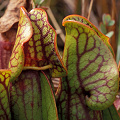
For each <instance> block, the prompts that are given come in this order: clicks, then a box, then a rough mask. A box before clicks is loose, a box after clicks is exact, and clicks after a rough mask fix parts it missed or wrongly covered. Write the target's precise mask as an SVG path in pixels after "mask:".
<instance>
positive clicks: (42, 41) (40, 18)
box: [9, 7, 66, 81]
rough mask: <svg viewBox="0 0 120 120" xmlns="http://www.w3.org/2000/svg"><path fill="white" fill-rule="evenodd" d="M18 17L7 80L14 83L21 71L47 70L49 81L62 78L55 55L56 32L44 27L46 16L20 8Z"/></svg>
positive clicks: (59, 64)
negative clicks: (9, 76) (53, 78)
mask: <svg viewBox="0 0 120 120" xmlns="http://www.w3.org/2000/svg"><path fill="white" fill-rule="evenodd" d="M20 13H21V14H20V22H19V27H18V31H17V37H16V43H15V46H14V49H13V52H12V56H11V59H10V64H9V68H10V69H11V70H12V78H11V80H12V81H14V80H15V78H16V77H17V76H18V75H19V74H20V73H21V71H22V70H23V68H24V69H37V70H44V69H48V68H50V71H51V75H52V77H61V76H65V75H66V68H65V67H64V65H63V62H62V60H61V57H60V55H59V53H58V49H57V43H56V32H55V30H54V29H53V28H52V27H51V25H50V24H49V23H48V18H47V14H46V12H45V11H44V10H42V9H33V10H31V11H30V13H27V11H26V10H25V9H24V8H23V7H21V11H20Z"/></svg>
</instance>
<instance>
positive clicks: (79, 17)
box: [63, 15, 114, 56]
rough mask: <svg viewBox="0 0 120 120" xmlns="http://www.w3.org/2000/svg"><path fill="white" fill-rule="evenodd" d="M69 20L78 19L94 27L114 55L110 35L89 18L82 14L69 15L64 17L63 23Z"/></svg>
mask: <svg viewBox="0 0 120 120" xmlns="http://www.w3.org/2000/svg"><path fill="white" fill-rule="evenodd" d="M67 20H74V21H78V22H81V23H83V24H85V25H87V26H89V27H90V28H92V29H93V30H94V31H95V32H96V34H97V35H98V36H99V37H100V38H101V39H102V40H103V42H104V43H105V44H106V45H107V46H108V48H109V49H110V51H111V53H112V54H113V56H114V51H113V48H112V47H111V45H110V43H109V40H110V39H109V37H107V36H105V35H104V34H103V33H101V32H100V31H99V30H98V29H97V28H96V27H95V26H94V25H93V24H92V23H91V22H90V21H89V20H87V19H86V18H85V17H83V16H80V15H69V16H67V17H65V18H64V19H63V23H64V22H65V21H67Z"/></svg>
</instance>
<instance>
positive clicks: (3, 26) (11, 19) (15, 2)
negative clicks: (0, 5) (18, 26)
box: [0, 0, 26, 33]
mask: <svg viewBox="0 0 120 120" xmlns="http://www.w3.org/2000/svg"><path fill="white" fill-rule="evenodd" d="M25 4H26V0H10V2H9V4H8V6H7V9H6V11H5V14H4V15H3V16H2V17H1V18H0V33H3V32H6V31H8V30H9V29H10V28H11V27H12V25H13V24H14V23H16V22H18V21H19V14H20V6H25Z"/></svg>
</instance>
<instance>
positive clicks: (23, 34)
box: [9, 9, 33, 81]
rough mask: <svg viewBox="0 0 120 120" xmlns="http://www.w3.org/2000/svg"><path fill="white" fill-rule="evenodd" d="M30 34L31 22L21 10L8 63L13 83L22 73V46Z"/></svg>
mask: <svg viewBox="0 0 120 120" xmlns="http://www.w3.org/2000/svg"><path fill="white" fill-rule="evenodd" d="M32 33H33V30H32V25H31V22H30V20H29V18H28V16H27V14H26V12H25V11H24V10H23V9H21V10H20V20H19V25H18V31H17V36H16V41H15V45H14V48H13V51H12V55H11V58H10V62H9V68H10V69H11V71H12V73H11V78H10V80H11V81H14V80H15V79H16V77H18V76H19V75H20V73H21V72H22V69H23V66H24V50H23V44H24V42H27V41H28V40H29V39H30V37H31V36H32Z"/></svg>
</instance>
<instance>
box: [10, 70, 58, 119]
mask: <svg viewBox="0 0 120 120" xmlns="http://www.w3.org/2000/svg"><path fill="white" fill-rule="evenodd" d="M10 100H11V115H12V119H13V120H58V115H57V109H56V104H55V98H54V95H53V91H52V89H51V85H50V83H49V80H48V78H47V76H46V75H45V74H44V72H41V71H34V70H26V71H23V72H22V73H21V74H20V76H19V77H18V78H17V80H16V82H15V83H14V84H13V85H12V87H11V99H10Z"/></svg>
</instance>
